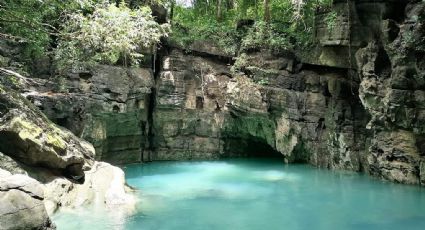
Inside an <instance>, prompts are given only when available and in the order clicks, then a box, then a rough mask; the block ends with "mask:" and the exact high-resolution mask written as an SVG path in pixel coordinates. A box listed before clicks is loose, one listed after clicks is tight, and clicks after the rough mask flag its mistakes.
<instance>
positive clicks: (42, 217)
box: [0, 169, 56, 230]
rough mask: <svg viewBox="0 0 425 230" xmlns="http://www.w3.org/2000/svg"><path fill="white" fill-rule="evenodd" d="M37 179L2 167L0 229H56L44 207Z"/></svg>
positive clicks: (0, 180)
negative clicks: (12, 172)
mask: <svg viewBox="0 0 425 230" xmlns="http://www.w3.org/2000/svg"><path fill="white" fill-rule="evenodd" d="M43 200H44V192H43V189H42V186H41V184H40V183H39V182H37V181H36V180H34V179H32V178H30V177H28V176H25V175H22V174H16V175H12V174H11V173H10V172H8V171H5V170H2V169H0V203H1V205H0V229H4V230H14V229H40V230H48V229H56V227H55V225H54V224H52V222H51V220H50V218H49V216H48V215H47V211H46V209H45V207H44V203H43Z"/></svg>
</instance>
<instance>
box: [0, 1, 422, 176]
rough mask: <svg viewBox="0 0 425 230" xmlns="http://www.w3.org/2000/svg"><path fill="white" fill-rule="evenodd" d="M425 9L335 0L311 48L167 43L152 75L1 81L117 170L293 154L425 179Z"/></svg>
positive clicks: (101, 70) (85, 72) (106, 71)
mask: <svg viewBox="0 0 425 230" xmlns="http://www.w3.org/2000/svg"><path fill="white" fill-rule="evenodd" d="M424 4H425V3H424V2H423V1H414V0H411V1H402V0H388V1H383V0H379V1H378V0H355V1H354V0H351V1H343V0H335V1H334V5H333V9H332V12H333V13H335V14H336V17H333V18H334V19H333V20H335V21H334V22H332V23H333V25H334V26H332V28H331V27H329V26H328V25H327V24H328V23H330V22H329V21H327V20H329V17H327V15H328V14H329V13H331V12H330V11H328V10H321V11H318V12H317V17H316V27H315V38H316V43H317V45H316V47H315V48H314V49H312V50H308V52H305V51H285V52H275V51H271V50H267V49H264V50H251V51H249V52H244V53H242V52H241V53H239V54H238V56H237V57H231V55H229V54H228V53H225V52H222V51H221V50H220V49H218V48H217V47H216V46H215V45H214V44H212V43H208V42H202V41H197V42H196V43H195V44H194V45H192V46H190V47H186V48H185V47H174V46H173V45H172V44H167V43H164V46H163V49H161V50H160V52H158V54H157V55H152V59H153V61H152V63H151V64H152V68H124V67H118V66H102V65H98V66H91V67H89V68H87V69H79V70H70V71H69V72H68V73H67V74H66V75H67V76H65V77H64V78H62V79H63V80H62V81H60V82H55V81H50V80H47V79H37V78H27V79H25V80H23V81H22V80H19V81H17V82H16V81H13V80H8V81H7V82H3V84H9V85H12V88H13V87H14V88H15V89H17V90H18V91H20V92H21V93H22V94H23V95H24V96H26V97H27V98H28V99H30V101H32V102H33V103H34V104H35V105H36V106H37V107H38V108H40V109H41V110H42V111H43V113H45V114H46V115H47V117H48V118H50V119H51V120H52V121H54V122H55V123H57V124H59V125H61V126H64V127H66V128H68V129H70V130H71V131H72V132H73V133H74V134H76V135H77V136H79V137H81V138H84V139H86V140H87V141H89V142H91V143H92V144H93V145H94V147H95V149H96V156H95V158H96V159H101V160H105V161H108V162H111V163H130V162H141V161H150V160H185V159H218V158H222V157H234V156H281V157H282V156H283V157H284V158H285V159H286V161H287V162H308V163H310V164H313V165H316V166H318V167H324V168H329V169H345V170H354V171H364V172H368V173H370V174H372V175H375V176H377V177H380V178H383V179H387V180H392V181H396V182H400V183H410V184H419V183H422V184H425V163H424V160H425V159H424V146H423V145H424V143H423V142H424V140H425V139H424V128H423V125H422V123H423V121H424V118H423V117H424V116H423V108H422V107H423V106H422V105H423V104H424V100H425V99H424V98H425V97H424V95H423V94H424V93H423V89H424V86H423V84H424V77H425V76H424V72H425V66H424V65H425V64H424V61H423V60H424V57H425V56H424V54H425V48H424V44H425V41H424V37H425V29H424V18H425V16H424ZM232 58H235V59H236V61H235V60H233V59H232ZM9 62H10V61H9ZM235 70H236V71H235ZM2 81H4V79H3V80H2Z"/></svg>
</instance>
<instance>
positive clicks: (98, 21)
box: [56, 3, 168, 67]
mask: <svg viewBox="0 0 425 230" xmlns="http://www.w3.org/2000/svg"><path fill="white" fill-rule="evenodd" d="M167 35H168V24H163V25H159V24H158V23H157V22H155V20H154V18H153V17H152V13H151V10H150V8H148V7H141V8H137V9H134V10H132V9H130V8H128V7H127V6H126V4H125V3H120V4H119V6H118V7H117V6H116V5H115V4H107V5H105V6H99V7H97V8H96V9H95V11H94V12H93V13H92V14H88V15H84V14H81V13H74V14H70V15H69V16H68V18H67V20H66V22H65V23H64V25H63V29H62V30H61V35H60V42H59V45H58V48H57V50H56V60H57V61H58V64H59V66H60V67H67V66H70V65H73V64H78V63H81V62H97V63H104V64H116V63H117V61H118V60H119V59H120V58H122V59H123V64H124V65H125V66H127V65H131V64H137V63H138V61H139V59H140V58H141V57H143V50H146V49H149V48H150V47H151V46H152V45H154V44H156V43H158V42H159V40H160V38H161V37H163V36H167Z"/></svg>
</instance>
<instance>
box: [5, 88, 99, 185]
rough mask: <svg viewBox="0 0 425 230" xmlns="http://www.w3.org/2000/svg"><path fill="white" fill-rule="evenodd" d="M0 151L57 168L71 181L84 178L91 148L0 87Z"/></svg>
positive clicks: (20, 98) (28, 162)
mask: <svg viewBox="0 0 425 230" xmlns="http://www.w3.org/2000/svg"><path fill="white" fill-rule="evenodd" d="M0 151H1V152H3V153H4V154H6V155H8V156H10V157H12V158H14V159H16V160H18V161H19V162H22V163H24V164H26V165H31V166H43V167H47V168H50V169H57V170H59V171H61V172H62V173H63V174H64V175H67V176H69V177H71V178H73V179H81V178H83V177H84V173H83V169H88V168H90V166H91V165H92V164H93V158H94V154H95V152H94V149H93V147H92V145H91V144H89V143H88V142H86V141H84V140H82V139H80V138H78V137H76V136H74V135H73V134H72V133H71V132H70V131H68V130H65V129H63V128H60V127H59V126H57V125H55V124H53V123H52V122H51V121H50V120H48V119H47V118H46V117H45V116H44V114H42V113H41V112H40V111H39V110H38V109H37V108H36V107H35V106H34V105H32V104H31V103H30V102H29V101H28V100H26V99H25V98H24V97H22V96H20V95H19V94H18V93H16V92H14V91H13V90H10V89H7V88H6V87H3V86H1V85H0Z"/></svg>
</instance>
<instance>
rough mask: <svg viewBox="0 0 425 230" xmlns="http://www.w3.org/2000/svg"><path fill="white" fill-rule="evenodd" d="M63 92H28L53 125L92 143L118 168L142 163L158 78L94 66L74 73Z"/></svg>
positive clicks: (137, 70)
mask: <svg viewBox="0 0 425 230" xmlns="http://www.w3.org/2000/svg"><path fill="white" fill-rule="evenodd" d="M61 84H62V86H61V87H59V88H62V89H61V91H64V92H61V91H59V92H58V91H57V90H56V91H54V92H51V91H50V90H49V89H45V90H44V91H40V90H37V91H35V92H34V91H33V92H27V93H26V95H27V98H28V99H30V100H31V101H32V102H33V103H34V104H36V105H37V106H38V107H39V108H40V110H42V111H43V113H45V114H46V115H47V117H48V118H49V119H51V120H52V121H53V122H55V123H57V124H59V125H61V126H63V127H66V128H67V129H69V130H71V131H72V132H73V133H74V134H76V135H77V136H80V137H82V138H84V139H86V140H88V141H89V142H91V143H92V144H93V145H94V147H95V149H96V158H97V159H102V160H106V161H110V162H115V163H126V162H137V161H140V160H141V156H142V153H143V150H144V149H145V145H146V143H147V130H148V127H147V118H148V117H147V112H148V103H149V100H150V98H149V95H150V93H151V88H152V87H153V86H154V81H153V75H152V72H151V71H150V70H148V69H142V68H130V69H127V68H122V67H113V66H94V67H91V68H88V69H84V70H78V71H77V70H76V71H71V72H70V73H69V74H68V76H67V77H66V78H65V79H64V81H63V82H62V83H61Z"/></svg>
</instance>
